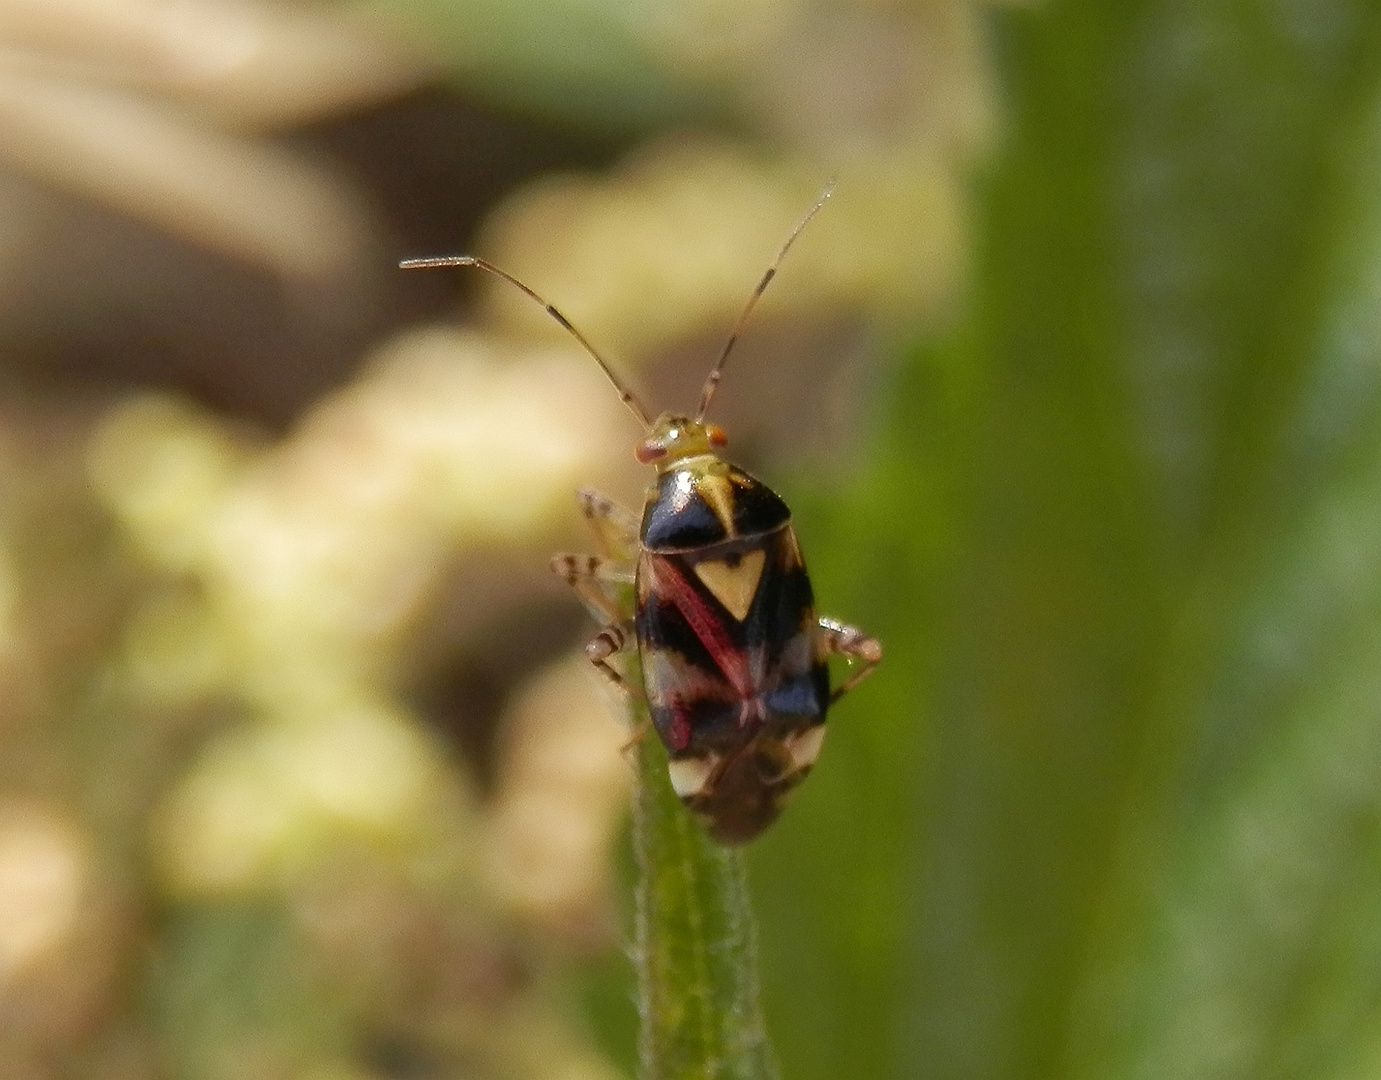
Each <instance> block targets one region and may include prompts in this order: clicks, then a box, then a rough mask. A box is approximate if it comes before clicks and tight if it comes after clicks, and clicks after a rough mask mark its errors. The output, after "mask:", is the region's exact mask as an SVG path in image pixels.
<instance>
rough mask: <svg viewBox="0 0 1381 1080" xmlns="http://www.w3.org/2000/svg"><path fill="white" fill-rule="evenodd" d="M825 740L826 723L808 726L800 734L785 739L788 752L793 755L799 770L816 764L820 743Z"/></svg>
mask: <svg viewBox="0 0 1381 1080" xmlns="http://www.w3.org/2000/svg"><path fill="white" fill-rule="evenodd" d="M824 741H825V725H824V724H816V725H814V726H813V727H808V728H806V729H805V731H802V732H801V733H800V734H798V735H793V736H792V737H791V738H789V739H787V740H785V742H786V749H787V752H788V753H789V754H790V755H791V761H792V763H793V764H794V765H795V766H796V771H797V772H799V771H800V770H802V769H808V768H810V767H811V766H812V765H814V764H815V759H816V758H817V757H819V756H820V745H821V743H823V742H824Z"/></svg>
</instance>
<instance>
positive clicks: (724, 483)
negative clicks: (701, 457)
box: [695, 474, 736, 539]
mask: <svg viewBox="0 0 1381 1080" xmlns="http://www.w3.org/2000/svg"><path fill="white" fill-rule="evenodd" d="M695 493H696V494H697V495H699V496H700V497H701V498H702V499H704V500H705V505H706V506H708V507H709V508H710V509H711V510H712V511H713V512H714V516H715V517H717V518H719V523H720V524H721V525H723V526H724V535H725V536H726V537H729V538H730V539H732V538H733V537H734V536H735V535H736V534H735V533H734V485H733V484H731V483H730V482H729V478H728V477H727V476H715V475H713V474H709V475H706V476H701V477H699V478H697V479H696V481H695Z"/></svg>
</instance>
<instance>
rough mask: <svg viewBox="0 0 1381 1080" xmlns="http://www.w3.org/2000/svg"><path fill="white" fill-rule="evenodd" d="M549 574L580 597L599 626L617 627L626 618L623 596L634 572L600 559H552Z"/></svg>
mask: <svg viewBox="0 0 1381 1080" xmlns="http://www.w3.org/2000/svg"><path fill="white" fill-rule="evenodd" d="M551 571H552V573H553V574H555V575H556V576H557V577H559V578H560V579H561V580H562V581H564V582H565V583H566V584H567V585H569V586H570V587H571V588H572V589H574V590H575V594H576V595H577V596H578V597H580V600H581V602H582V603H583V604H584V605H585V607H586V608H587V609H589V611H590V614H592V615H593V616H594V617H595V618H596V619H598V620H599V621H600V622H602V623H620V622H623V621H624V620H625V618H626V617H627V612H626V610H625V601H624V594H626V593H627V592H628V590H629V589H631V588H632V587H633V569H632V567H631V566H629V565H628V564H627V563H620V562H615V561H613V560H610V559H606V558H605V557H604V556H602V555H555V556H553V557H552V560H551Z"/></svg>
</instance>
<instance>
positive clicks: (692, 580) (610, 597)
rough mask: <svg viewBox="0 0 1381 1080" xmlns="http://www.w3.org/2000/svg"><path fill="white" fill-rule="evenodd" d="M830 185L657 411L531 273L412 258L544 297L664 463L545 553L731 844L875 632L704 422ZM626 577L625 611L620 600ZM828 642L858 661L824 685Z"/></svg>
mask: <svg viewBox="0 0 1381 1080" xmlns="http://www.w3.org/2000/svg"><path fill="white" fill-rule="evenodd" d="M832 186H833V185H830V186H829V187H826V189H825V190H824V191H823V192H822V193H821V195H820V198H819V199H818V200H817V201H816V203H815V205H814V206H812V207H811V208H810V210H809V211H808V212H807V213H806V215H805V216H804V217H803V218H802V219H801V220H800V222H799V223H798V224H797V225H796V227H795V228H794V229H793V230H792V231H791V233H790V235H789V236H788V237H787V239H786V242H785V243H784V244H783V245H782V247H781V250H779V251H778V252H777V257H776V258H775V259H774V260H773V261H772V265H771V266H770V267H768V269H767V271H766V273H764V274H763V276H762V278H761V279H760V280H759V281H758V284H757V287H756V288H755V289H754V290H753V292H752V294H751V295H750V296H749V298H748V302H747V304H746V305H745V306H744V308H743V310H742V312H740V314H739V317H738V320H737V322H735V324H734V327H733V330H732V331H731V332H730V334H729V338H728V341H726V342H725V345H724V348H723V349H722V350H721V351H720V354H719V359H718V360H717V361H716V362H715V365H714V367H713V368H711V369H710V373H709V375H708V376H707V377H706V379H705V385H704V388H703V389H702V390H701V393H700V403H699V406H698V407H697V409H696V412H695V415H694V417H687V416H681V415H678V414H673V413H663V414H662V415H661V416H659V417H657V419H656V420H651V419H649V417H648V413H647V410H646V409H644V408H643V406H642V404H641V403H640V402H639V401H638V399H637V397H635V396H634V394H633V392H632V391H631V390H629V389H628V387H627V386H626V385H625V384H624V382H623V381H622V380H621V379H620V378H619V377H618V375H616V374H615V373H614V370H613V368H611V367H610V366H609V364H608V363H607V362H606V361H605V359H604V358H603V357H602V356H601V355H600V354H599V352H598V351H597V350H596V349H595V348H594V346H592V345H591V344H590V343H589V341H587V340H586V338H585V336H584V335H583V334H582V333H581V332H580V331H579V330H577V329H576V328H575V327H574V326H573V325H572V324H571V322H570V320H568V319H567V318H566V316H564V315H563V314H561V312H560V311H558V310H557V309H556V308H555V307H553V306H552V305H551V304H549V303H548V302H547V301H546V300H544V299H543V298H542V297H541V296H539V295H538V294H537V293H536V292H534V291H533V290H532V289H531V288H529V287H528V286H527V285H526V284H524V283H523V282H522V281H520V280H519V279H518V278H516V277H514V276H513V275H512V274H509V273H508V272H507V271H504V270H501V269H499V268H498V267H497V266H494V265H493V264H492V263H489V262H486V261H485V260H483V259H479V258H475V257H473V256H470V255H451V256H443V257H440V258H426V259H407V260H405V261H404V262H402V263H401V264H400V265H401V266H403V267H405V268H409V269H412V268H422V267H437V266H474V267H478V268H479V269H481V270H484V271H486V272H488V273H490V274H494V275H495V276H497V277H500V278H502V279H503V280H504V281H507V282H508V283H509V284H510V285H513V286H515V287H516V288H518V289H521V290H522V291H523V292H524V293H526V294H527V296H528V297H530V298H531V299H532V300H534V301H535V302H537V303H538V304H540V305H542V307H543V308H545V309H546V312H547V314H548V315H550V316H551V317H552V318H553V319H555V320H556V321H557V322H558V323H560V324H561V326H562V327H564V328H565V329H566V330H567V331H568V332H569V333H570V334H571V335H572V336H573V337H574V338H575V339H576V341H578V342H579V343H580V345H581V347H582V348H584V350H585V351H586V352H587V353H589V354H590V355H591V356H592V357H593V358H594V360H595V362H596V363H597V364H599V366H600V369H601V370H602V371H603V372H604V374H605V376H606V377H607V378H608V379H609V381H610V382H611V383H612V384H613V385H614V388H615V389H616V390H617V391H618V392H619V397H620V398H621V399H622V400H623V402H624V404H625V405H627V406H628V408H629V409H630V410H631V411H632V413H633V415H634V416H636V417H637V418H638V422H639V423H640V424H641V425H642V427H643V432H644V435H643V438H642V440H641V441H640V442H639V443H638V445H637V448H636V451H635V453H636V456H637V459H638V460H639V461H640V462H642V463H643V464H646V465H652V466H654V467H655V468H656V470H657V481H656V483H655V484H654V485H653V486H652V487H650V488H649V489H648V492H647V497H646V501H645V502H644V505H643V513H642V520H641V522H639V520H638V519H637V518H636V517H634V516H633V515H632V514H631V513H629V512H628V511H627V510H625V509H624V508H622V507H620V506H618V505H617V504H616V503H614V502H612V501H611V500H609V499H607V498H605V497H604V496H603V495H600V494H598V493H597V492H593V491H582V492H581V493H580V496H579V499H580V505H581V508H582V510H583V512H584V515H585V517H586V519H587V520H588V521H589V522H590V524H591V526H592V528H593V531H594V533H595V536H596V540H597V542H598V544H599V547H600V549H601V551H600V554H598V555H558V556H556V557H555V558H554V559H553V560H552V569H553V570H554V571H555V572H556V573H557V574H559V575H560V576H561V577H562V578H564V579H565V580H566V582H567V583H568V584H570V585H571V587H572V588H574V589H575V591H576V593H577V595H579V597H580V598H581V600H582V601H584V603H585V605H586V606H587V607H588V608H589V609H590V610H591V611H592V612H593V613H594V614H595V616H596V617H597V618H598V619H600V621H601V622H602V623H603V627H602V629H601V630H600V632H599V633H598V634H597V635H596V636H595V637H594V639H593V640H592V641H591V642H590V643H589V644H588V645H587V646H586V648H585V651H586V655H588V656H589V658H590V660H591V662H592V663H593V664H594V665H595V667H596V668H597V669H598V670H599V671H600V672H601V673H602V674H604V675H605V676H606V677H607V678H609V679H610V680H611V681H612V682H613V683H614V684H615V685H617V686H619V687H620V688H622V689H624V690H625V691H627V690H629V689H630V687H629V686H628V682H627V680H626V679H625V678H624V675H623V672H621V671H620V670H619V668H618V667H617V666H616V663H615V661H616V659H617V657H618V656H619V655H620V654H621V653H623V652H625V650H628V649H630V648H636V649H637V651H638V655H639V659H640V661H641V669H642V690H643V693H644V695H645V697H646V700H647V705H648V709H649V712H650V713H651V716H652V724H653V726H654V727H655V728H656V730H657V734H658V736H660V738H661V740H662V742H663V744H664V745H665V746H666V749H667V755H668V758H669V762H668V772H669V774H670V779H671V786H672V788H673V789H674V790H675V791H676V794H677V795H678V796H680V798H681V800H682V801H683V802H684V803H685V804H686V805H687V806H688V807H689V808H690V809H691V810H692V811H693V812H694V813H695V814H696V815H697V816H699V817H700V818H701V819H702V820H703V821H704V822H705V824H706V826H707V827H708V829H709V831H710V834H711V835H712V836H713V837H714V838H715V839H717V840H719V841H721V842H722V843H726V844H741V843H745V842H747V841H749V840H751V839H753V838H754V837H755V836H757V835H758V834H759V833H761V832H762V831H763V830H764V829H765V828H767V826H769V825H770V824H772V822H773V821H775V820H776V818H777V815H778V814H779V813H780V812H781V809H782V806H783V804H784V802H785V800H786V797H787V795H788V794H789V793H790V792H791V790H792V789H793V788H795V787H796V786H797V785H798V784H799V783H800V782H801V781H802V780H804V779H805V777H806V775H807V774H808V773H809V772H810V769H811V766H812V765H814V764H815V760H816V758H817V756H818V755H819V753H820V746H821V743H822V742H823V740H824V737H825V714H826V712H827V711H828V710H829V707H830V706H831V705H833V704H834V703H835V702H836V701H838V700H839V699H840V698H841V697H842V696H843V695H844V694H846V693H847V692H848V691H849V690H851V689H852V688H853V687H854V686H856V685H857V684H858V683H859V681H860V680H862V679H863V678H864V677H866V676H867V675H868V674H870V673H871V672H872V670H873V668H874V667H876V666H877V664H878V662H879V661H880V660H881V659H882V647H881V645H880V644H879V643H878V642H877V641H876V640H875V639H874V638H871V637H869V636H868V635H867V634H864V633H863V632H862V631H860V630H857V629H855V628H854V627H852V626H847V625H845V624H844V623H840V622H836V621H835V620H833V619H828V618H817V617H816V614H815V600H814V596H813V594H812V591H811V585H810V578H809V577H808V576H807V575H806V568H805V562H804V561H803V560H802V558H801V549H800V546H799V544H798V543H797V541H796V532H795V530H794V529H793V528H792V525H791V512H790V510H788V509H787V506H786V504H785V503H784V502H783V501H782V500H781V498H780V497H779V496H778V495H777V494H776V493H775V492H773V491H772V490H771V489H770V488H768V486H767V485H766V484H764V483H762V481H760V480H758V479H756V478H755V477H753V476H750V475H749V474H748V473H746V472H744V471H743V470H742V469H740V468H738V467H737V466H736V465H732V464H730V463H729V462H728V461H726V460H724V458H722V457H721V456H720V453H719V451H720V450H721V449H722V448H723V447H724V446H725V444H726V442H727V439H726V437H725V434H724V432H723V430H721V429H720V428H719V427H718V426H717V425H715V424H710V423H706V422H705V414H706V412H707V411H708V409H709V407H710V402H711V400H712V399H713V398H714V394H715V391H716V389H717V388H718V386H719V382H720V379H721V377H722V375H723V372H724V365H725V363H726V362H727V360H728V359H729V354H730V352H731V351H732V350H733V347H734V343H735V342H736V341H737V340H738V337H739V334H740V333H741V332H742V330H743V328H744V326H745V325H746V323H747V321H748V317H749V315H751V314H752V311H753V308H754V307H755V306H756V304H757V302H758V298H759V297H761V296H762V294H763V292H764V290H766V288H767V286H768V283H769V282H771V280H772V278H773V277H774V276H775V275H776V273H777V268H778V267H779V266H780V265H781V262H782V259H783V258H785V256H786V253H787V251H789V250H790V248H791V245H792V244H793V243H795V241H796V238H797V237H798V236H799V235H800V234H801V230H802V229H804V228H805V227H806V223H807V222H809V221H810V219H811V218H812V217H814V216H815V214H816V213H817V212H818V211H819V210H820V208H821V207H822V206H824V205H825V201H826V200H827V199H828V198H829V196H830V191H831V188H832ZM629 586H632V589H633V596H634V601H635V606H634V615H633V618H631V619H629V618H628V617H627V614H626V612H625V610H624V609H623V607H622V605H621V601H620V594H621V593H622V594H625V595H626V591H627V589H628V588H629ZM833 654H839V655H842V656H843V657H845V658H846V659H847V660H848V661H849V662H850V664H851V665H854V664H857V665H858V666H857V667H854V668H853V669H852V670H851V671H850V673H849V675H848V677H847V678H846V679H845V680H844V681H843V683H842V684H840V685H839V686H837V687H834V688H833V689H831V686H830V674H829V667H828V659H829V657H830V656H831V655H833Z"/></svg>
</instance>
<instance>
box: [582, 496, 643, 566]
mask: <svg viewBox="0 0 1381 1080" xmlns="http://www.w3.org/2000/svg"><path fill="white" fill-rule="evenodd" d="M576 499H577V501H578V502H579V503H580V513H581V514H582V515H583V516H584V518H585V520H586V521H588V522H589V523H590V529H591V531H592V532H593V533H594V534H595V542H596V544H597V545H598V547H599V550H600V551H601V552H602V553H603V554H605V555H607V556H609V557H610V558H613V559H621V560H623V561H624V562H632V561H634V559H636V558H637V555H638V531H639V528H640V526H641V522H639V521H638V519H637V518H636V517H635V516H634V515H633V514H632V513H631V512H630V511H628V510H626V509H624V508H623V507H622V506H620V505H619V504H618V503H616V502H614V500H613V499H611V498H609V497H608V496H606V495H601V494H600V493H599V492H598V491H592V490H591V489H590V488H582V489H581V490H580V491H579V492H578V493H577V494H576Z"/></svg>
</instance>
